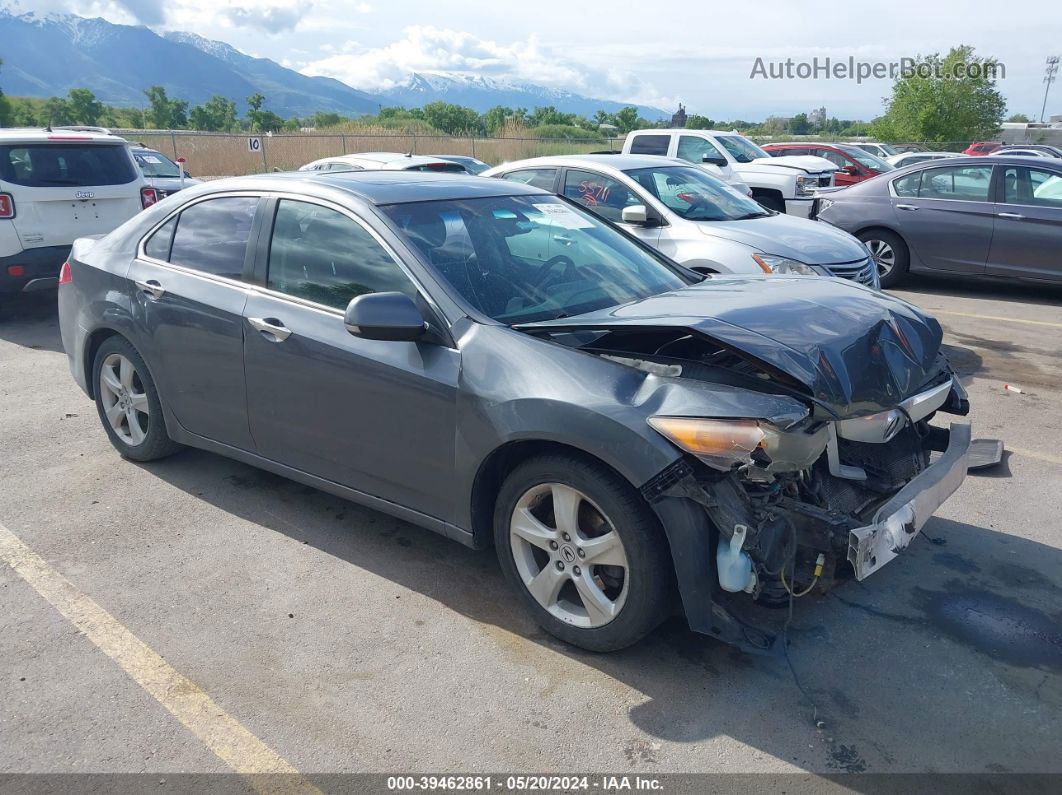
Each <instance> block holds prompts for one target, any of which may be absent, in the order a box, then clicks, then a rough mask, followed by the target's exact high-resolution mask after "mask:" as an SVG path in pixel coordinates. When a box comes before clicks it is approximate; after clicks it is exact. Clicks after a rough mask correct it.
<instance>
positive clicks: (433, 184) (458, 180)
mask: <svg viewBox="0 0 1062 795" xmlns="http://www.w3.org/2000/svg"><path fill="white" fill-rule="evenodd" d="M206 184H207V185H209V188H208V189H206V190H205V191H203V193H213V192H215V191H229V190H241V189H243V190H276V191H286V192H290V193H298V192H299V186H300V185H301V186H302V187H303V188H309V190H307V194H308V195H313V194H317V193H320V192H321V191H320V190H319V189H320V188H322V187H326V188H332V189H336V190H340V191H343V192H345V193H349V194H351V195H353V196H356V197H357V198H359V199H361V200H362V201H365V202H367V203H369V204H375V205H383V204H405V203H408V202H421V201H446V200H454V199H478V198H487V197H491V196H552V195H553V194H551V193H550V192H549V191H546V190H542V189H541V188H535V187H533V186H531V185H524V184H522V183H519V182H510V181H509V180H502V179H487V178H485V177H474V176H471V175H469V174H453V173H445V172H424V171H288V172H280V173H273V174H255V175H253V176H249V177H230V178H227V179H219V180H214V181H212V182H209V183H206ZM203 193H200V194H199V195H203Z"/></svg>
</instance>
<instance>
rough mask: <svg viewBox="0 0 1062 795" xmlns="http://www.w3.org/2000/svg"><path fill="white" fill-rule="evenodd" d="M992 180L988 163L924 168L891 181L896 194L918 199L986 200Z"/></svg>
mask: <svg viewBox="0 0 1062 795" xmlns="http://www.w3.org/2000/svg"><path fill="white" fill-rule="evenodd" d="M991 183H992V167H991V166H952V167H950V168H927V169H925V170H923V171H916V172H914V173H913V174H908V175H907V176H904V177H900V178H899V179H898V180H896V181H894V182H893V183H892V189H893V191H894V192H895V193H896V195H897V196H901V197H905V198H912V199H915V198H918V199H948V200H950V201H967V202H986V201H988V186H989V185H990V184H991Z"/></svg>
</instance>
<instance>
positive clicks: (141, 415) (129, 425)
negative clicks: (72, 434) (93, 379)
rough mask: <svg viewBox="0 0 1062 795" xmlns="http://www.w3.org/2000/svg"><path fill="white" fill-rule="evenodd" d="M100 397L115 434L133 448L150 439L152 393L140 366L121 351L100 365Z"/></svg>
mask: <svg viewBox="0 0 1062 795" xmlns="http://www.w3.org/2000/svg"><path fill="white" fill-rule="evenodd" d="M99 389H100V398H101V400H102V401H103V411H104V415H105V416H106V418H107V422H108V423H110V426H111V429H112V430H113V431H114V433H115V435H116V436H117V437H118V438H119V439H121V440H122V441H123V442H125V443H126V444H127V445H129V446H130V447H136V446H137V445H139V444H141V443H142V442H143V441H144V439H145V438H147V429H148V414H149V411H150V409H149V406H148V396H147V392H146V391H145V389H144V383H143V381H141V380H140V375H139V374H138V373H137V371H136V367H134V366H133V363H132V362H131V361H129V359H127V358H126V357H125V356H122V355H121V354H120V353H112V354H111V355H110V356H108V357H107V358H106V359H104V360H103V366H102V367H100V384H99Z"/></svg>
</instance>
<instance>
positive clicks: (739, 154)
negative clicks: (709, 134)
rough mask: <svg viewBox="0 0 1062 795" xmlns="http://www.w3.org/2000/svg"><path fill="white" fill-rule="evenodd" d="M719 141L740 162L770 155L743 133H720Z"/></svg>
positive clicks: (749, 161) (747, 161) (748, 161)
mask: <svg viewBox="0 0 1062 795" xmlns="http://www.w3.org/2000/svg"><path fill="white" fill-rule="evenodd" d="M718 141H719V143H721V144H722V145H723V148H724V149H726V151H728V152H729V153H730V154H731V156H732V157H733V158H734V159H735V160H736V161H738V162H739V163H751V162H752V161H753V160H755V159H756V158H759V157H770V155H769V154H767V153H766V152H764V151H763V150H762V149H760V147H758V146H756V144H754V143H753V142H752V141H750V140H749V139H748V138H746V137H745V136H743V135H720V136H718Z"/></svg>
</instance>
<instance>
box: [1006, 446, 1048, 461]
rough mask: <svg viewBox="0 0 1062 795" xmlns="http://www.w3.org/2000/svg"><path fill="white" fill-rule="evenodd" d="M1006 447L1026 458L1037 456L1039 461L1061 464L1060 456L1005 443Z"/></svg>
mask: <svg viewBox="0 0 1062 795" xmlns="http://www.w3.org/2000/svg"><path fill="white" fill-rule="evenodd" d="M1007 449H1008V450H1010V452H1012V453H1017V454H1018V455H1023V456H1026V457H1028V458H1037V459H1039V460H1041V461H1046V462H1047V463H1049V464H1062V456H1057V455H1051V454H1050V453H1037V452H1036V451H1035V450H1023V449H1022V448H1020V447H1011V446H1010V445H1009V444H1008V445H1007Z"/></svg>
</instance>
